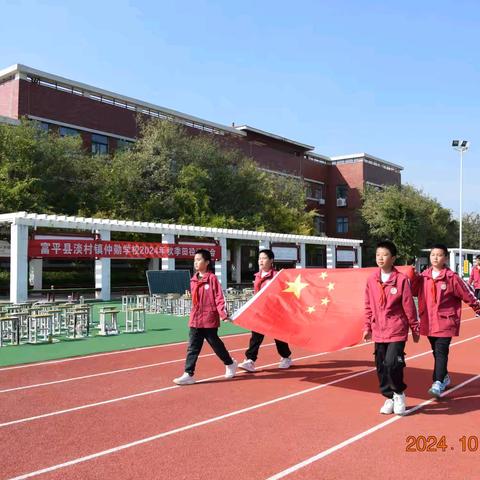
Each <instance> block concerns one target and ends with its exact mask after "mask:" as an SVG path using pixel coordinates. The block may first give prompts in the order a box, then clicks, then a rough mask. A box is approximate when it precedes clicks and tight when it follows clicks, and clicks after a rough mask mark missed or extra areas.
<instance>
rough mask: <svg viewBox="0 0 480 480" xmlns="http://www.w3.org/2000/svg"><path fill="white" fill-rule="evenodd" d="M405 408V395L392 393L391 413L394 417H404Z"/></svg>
mask: <svg viewBox="0 0 480 480" xmlns="http://www.w3.org/2000/svg"><path fill="white" fill-rule="evenodd" d="M406 409H407V406H406V404H405V394H404V393H394V394H393V413H394V414H395V415H404V414H405V411H406Z"/></svg>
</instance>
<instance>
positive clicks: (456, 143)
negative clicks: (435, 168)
mask: <svg viewBox="0 0 480 480" xmlns="http://www.w3.org/2000/svg"><path fill="white" fill-rule="evenodd" d="M469 146H470V142H469V141H467V140H453V141H452V147H453V148H454V149H455V150H457V151H458V152H460V231H459V234H458V274H459V275H460V278H463V255H462V224H463V211H462V210H463V208H462V207H463V153H464V152H466V151H467V150H468V147H469Z"/></svg>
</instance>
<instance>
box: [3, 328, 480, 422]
mask: <svg viewBox="0 0 480 480" xmlns="http://www.w3.org/2000/svg"><path fill="white" fill-rule="evenodd" d="M478 337H480V335H476V336H474V337H469V338H467V339H465V340H460V341H459V342H455V343H452V344H451V345H450V346H451V347H452V346H454V345H460V344H462V343H464V342H466V341H470V340H473V339H476V338H478ZM371 343H373V342H368V343H359V344H357V345H353V346H352V347H345V348H342V349H341V350H339V351H344V350H351V349H354V348H361V347H363V346H365V345H370V344H371ZM431 352H432V351H431V350H428V351H426V352H423V353H420V354H417V355H415V356H413V357H407V359H408V360H412V359H414V358H417V357H421V356H423V355H428V354H430V353H431ZM329 353H331V352H321V353H316V354H313V355H306V356H304V357H298V358H295V359H294V360H295V361H298V360H306V359H310V358H315V357H321V356H324V355H328V354H329ZM274 365H277V363H270V364H267V365H262V366H261V367H258V368H257V370H262V369H264V368H268V367H272V366H274ZM373 371H375V368H372V369H369V370H362V371H361V372H358V373H356V374H354V375H353V376H352V377H342V378H340V379H338V380H334V381H333V382H330V383H326V384H322V385H320V388H323V387H325V386H329V385H334V384H335V383H337V382H339V381H343V380H347V379H349V378H354V377H355V376H357V375H363V374H366V373H370V372H373ZM240 374H247V372H239V375H240ZM221 378H223V375H217V376H215V377H209V378H204V379H202V380H198V381H197V382H196V383H204V382H208V381H211V380H218V379H221ZM176 388H185V387H180V386H178V385H172V386H169V387H162V388H158V389H155V390H148V391H146V392H139V393H134V394H132V395H126V396H123V397H117V398H112V399H110V400H103V401H101V402H95V403H88V404H85V405H80V406H77V407H71V408H67V409H64V410H56V411H53V412H49V413H43V414H40V415H35V416H32V417H25V418H19V419H17V420H10V421H8V422H4V423H0V428H5V427H9V426H11V425H17V424H19V423H26V422H32V421H34V420H40V419H42V418H47V417H53V416H57V415H63V414H67V413H71V412H76V411H80V410H85V409H87V408H94V407H99V406H102V405H108V404H111V403H116V402H121V401H124V400H130V399H132V398H138V397H144V396H147V395H154V394H156V393H161V392H166V391H170V390H174V389H176ZM308 391H309V390H308Z"/></svg>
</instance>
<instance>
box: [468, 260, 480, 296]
mask: <svg viewBox="0 0 480 480" xmlns="http://www.w3.org/2000/svg"><path fill="white" fill-rule="evenodd" d="M468 283H470V284H472V283H473V288H474V289H475V290H478V289H480V268H478V267H477V266H476V265H475V266H474V267H473V268H472V271H471V273H470V279H469V280H468Z"/></svg>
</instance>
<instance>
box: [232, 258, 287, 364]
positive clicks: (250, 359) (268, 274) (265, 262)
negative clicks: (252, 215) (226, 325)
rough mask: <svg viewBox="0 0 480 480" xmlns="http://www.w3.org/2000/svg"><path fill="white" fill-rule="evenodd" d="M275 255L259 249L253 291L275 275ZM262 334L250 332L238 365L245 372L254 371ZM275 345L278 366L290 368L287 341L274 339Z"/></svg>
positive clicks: (264, 285)
mask: <svg viewBox="0 0 480 480" xmlns="http://www.w3.org/2000/svg"><path fill="white" fill-rule="evenodd" d="M274 259H275V255H274V254H273V252H272V251H271V250H269V249H265V250H261V251H260V252H259V254H258V266H259V269H260V270H259V272H258V273H256V274H255V281H254V282H253V291H254V293H258V292H259V291H260V290H261V289H262V288H264V287H266V286H267V285H268V283H269V282H270V281H271V280H272V278H273V277H274V276H275V275H276V273H277V272H276V270H275V269H274V268H273V261H274ZM264 337H265V336H264V335H262V334H261V333H257V332H252V336H251V337H250V345H249V347H248V349H247V351H246V352H245V360H244V361H243V362H241V363H240V364H239V365H238V366H239V367H240V368H242V369H243V370H246V371H247V372H254V371H255V361H256V360H257V357H258V351H259V349H260V345H261V344H262V342H263V339H264ZM275 344H276V346H277V351H278V354H279V355H280V357H281V358H280V363H279V364H278V368H290V365H291V364H292V359H291V358H290V355H291V354H292V352H291V351H290V348H289V347H288V343H285V342H282V341H281V340H275Z"/></svg>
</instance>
